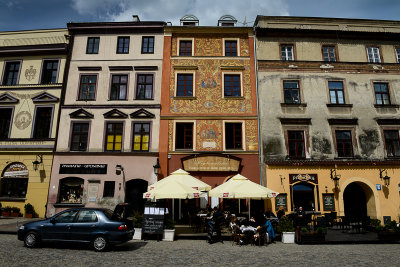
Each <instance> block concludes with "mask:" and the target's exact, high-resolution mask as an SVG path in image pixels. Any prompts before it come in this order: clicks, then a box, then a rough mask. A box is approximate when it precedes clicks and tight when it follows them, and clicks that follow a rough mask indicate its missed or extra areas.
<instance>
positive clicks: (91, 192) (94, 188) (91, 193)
mask: <svg viewBox="0 0 400 267" xmlns="http://www.w3.org/2000/svg"><path fill="white" fill-rule="evenodd" d="M98 192H99V184H98V183H89V186H88V201H89V202H96V200H97V194H98Z"/></svg>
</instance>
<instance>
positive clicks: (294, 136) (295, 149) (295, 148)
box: [288, 131, 306, 158]
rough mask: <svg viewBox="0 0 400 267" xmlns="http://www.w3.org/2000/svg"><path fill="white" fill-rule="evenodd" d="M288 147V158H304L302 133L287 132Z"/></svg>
mask: <svg viewBox="0 0 400 267" xmlns="http://www.w3.org/2000/svg"><path fill="white" fill-rule="evenodd" d="M288 145H289V157H290V158H305V157H306V153H305V151H306V149H305V140H304V131H288Z"/></svg>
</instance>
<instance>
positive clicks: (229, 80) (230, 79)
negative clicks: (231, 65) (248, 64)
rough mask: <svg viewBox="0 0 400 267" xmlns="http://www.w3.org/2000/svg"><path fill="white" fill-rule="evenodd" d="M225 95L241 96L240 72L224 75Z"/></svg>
mask: <svg viewBox="0 0 400 267" xmlns="http://www.w3.org/2000/svg"><path fill="white" fill-rule="evenodd" d="M224 96H225V97H230V96H241V90H240V75H239V74H225V75H224Z"/></svg>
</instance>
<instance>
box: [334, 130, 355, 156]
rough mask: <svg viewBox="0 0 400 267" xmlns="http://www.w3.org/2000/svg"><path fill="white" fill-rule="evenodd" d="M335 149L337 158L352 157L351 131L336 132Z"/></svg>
mask: <svg viewBox="0 0 400 267" xmlns="http://www.w3.org/2000/svg"><path fill="white" fill-rule="evenodd" d="M336 147H337V153H338V157H346V158H347V157H353V145H352V141H351V131H336Z"/></svg>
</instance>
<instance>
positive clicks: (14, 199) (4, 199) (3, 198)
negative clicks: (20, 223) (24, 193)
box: [0, 197, 26, 202]
mask: <svg viewBox="0 0 400 267" xmlns="http://www.w3.org/2000/svg"><path fill="white" fill-rule="evenodd" d="M25 200H26V198H25V197H0V201H10V202H25Z"/></svg>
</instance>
